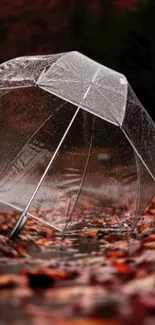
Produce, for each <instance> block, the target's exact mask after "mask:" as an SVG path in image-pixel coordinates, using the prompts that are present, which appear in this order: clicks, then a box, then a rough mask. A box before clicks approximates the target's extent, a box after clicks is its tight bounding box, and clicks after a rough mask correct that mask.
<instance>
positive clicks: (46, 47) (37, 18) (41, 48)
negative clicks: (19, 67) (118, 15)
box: [0, 0, 136, 62]
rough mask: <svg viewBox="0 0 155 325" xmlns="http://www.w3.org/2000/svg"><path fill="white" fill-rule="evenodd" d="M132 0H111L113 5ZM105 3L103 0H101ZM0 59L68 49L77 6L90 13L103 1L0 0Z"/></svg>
mask: <svg viewBox="0 0 155 325" xmlns="http://www.w3.org/2000/svg"><path fill="white" fill-rule="evenodd" d="M135 2H136V0H115V1H114V3H115V4H116V6H117V7H122V6H124V7H126V6H130V5H133V4H134V3H135ZM105 3H106V1H105ZM0 5H1V7H0V43H1V51H0V61H1V62H2V61H5V60H7V59H10V58H13V57H17V56H21V55H27V54H43V53H44V54H46V53H55V52H61V51H64V50H69V49H71V47H72V40H71V35H70V34H71V29H72V21H73V20H74V15H75V13H76V9H77V6H78V7H79V6H81V7H83V10H84V11H85V10H86V8H87V7H88V8H90V9H91V10H92V11H93V13H94V14H96V13H99V11H100V10H103V9H104V1H102V0H93V1H88V0H86V1H81V0H77V1H76V0H38V1H35V0H11V1H10V0H1V4H0Z"/></svg>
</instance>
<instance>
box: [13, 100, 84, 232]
mask: <svg viewBox="0 0 155 325" xmlns="http://www.w3.org/2000/svg"><path fill="white" fill-rule="evenodd" d="M79 110H80V106H79V107H78V108H77V110H76V112H75V114H74V115H73V117H72V119H71V121H70V123H69V125H68V127H67V129H66V131H65V133H64V135H63V137H62V139H61V141H60V142H59V144H58V146H57V148H56V150H55V152H54V154H53V156H52V158H51V160H50V162H49V163H48V165H47V167H46V169H45V171H44V173H43V175H42V177H41V179H40V181H39V183H38V184H37V186H36V188H35V190H34V192H33V194H32V196H31V198H30V200H29V201H28V203H27V205H26V207H25V209H24V211H23V212H22V213H21V215H20V217H19V219H18V220H17V222H16V224H15V226H14V227H13V229H12V231H11V234H10V237H11V238H13V237H14V236H16V235H17V234H18V233H19V232H20V231H21V229H22V228H23V226H24V224H25V223H26V221H27V211H28V209H29V207H30V205H31V203H32V201H33V199H34V197H35V195H36V193H37V192H38V190H39V188H40V186H41V184H42V182H43V181H44V178H45V177H46V174H47V173H48V170H49V169H50V167H51V165H52V163H53V161H54V159H55V157H56V156H57V153H58V151H59V149H60V147H61V145H62V143H63V141H64V139H65V138H66V135H67V133H68V131H69V130H70V128H71V126H72V124H73V122H74V120H75V118H76V116H77V114H78V112H79Z"/></svg>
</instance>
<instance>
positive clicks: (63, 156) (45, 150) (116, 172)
mask: <svg viewBox="0 0 155 325" xmlns="http://www.w3.org/2000/svg"><path fill="white" fill-rule="evenodd" d="M154 140H155V125H154V122H153V121H152V119H151V118H150V116H149V115H148V113H147V112H146V110H145V109H144V107H143V106H142V104H141V103H140V101H139V100H138V98H137V97H136V95H135V94H134V92H133V90H132V88H131V87H130V85H129V83H128V81H127V79H126V77H125V76H124V75H122V74H120V73H118V72H115V71H113V70H111V69H109V68H107V67H104V66H103V65H101V64H99V63H97V62H95V61H93V60H91V59H89V58H88V57H86V56H84V55H82V54H81V53H78V52H67V53H61V54H56V55H45V56H30V57H21V58H16V59H13V60H10V61H8V62H5V63H3V64H1V65H0V153H1V155H0V201H1V202H2V203H4V204H7V205H9V206H11V207H13V208H15V209H17V210H18V211H21V216H20V219H19V220H18V222H17V223H16V225H15V227H14V229H13V231H12V233H11V235H12V236H13V235H14V234H15V233H16V232H17V231H18V230H19V229H20V228H21V227H22V226H23V224H24V223H25V222H26V220H27V216H31V217H33V218H35V219H39V220H40V221H42V222H44V223H46V224H47V225H49V226H52V227H53V228H55V229H57V230H60V231H64V230H66V229H70V228H71V227H72V228H74V226H75V227H76V226H77V225H79V226H80V227H81V226H82V225H86V222H87V223H88V226H90V225H91V222H92V221H93V222H94V223H95V220H96V221H97V220H98V219H100V220H102V222H103V225H104V226H111V223H112V219H111V215H112V214H116V215H117V221H118V226H119V227H120V225H121V226H122V225H123V223H124V222H126V223H127V222H128V226H129V228H131V229H133V227H135V225H136V223H137V221H138V220H139V217H140V216H141V215H142V213H143V211H144V209H145V208H146V206H147V205H148V204H149V202H150V200H151V199H152V197H153V196H154V193H155V182H154V180H155V151H154Z"/></svg>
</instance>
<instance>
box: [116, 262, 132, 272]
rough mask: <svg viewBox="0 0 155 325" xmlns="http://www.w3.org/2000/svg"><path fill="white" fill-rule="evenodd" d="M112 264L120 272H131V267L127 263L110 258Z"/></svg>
mask: <svg viewBox="0 0 155 325" xmlns="http://www.w3.org/2000/svg"><path fill="white" fill-rule="evenodd" d="M112 264H113V266H114V267H115V268H116V270H117V271H118V272H119V273H120V274H130V273H132V269H131V267H130V266H129V265H128V264H125V263H121V262H118V261H117V260H112Z"/></svg>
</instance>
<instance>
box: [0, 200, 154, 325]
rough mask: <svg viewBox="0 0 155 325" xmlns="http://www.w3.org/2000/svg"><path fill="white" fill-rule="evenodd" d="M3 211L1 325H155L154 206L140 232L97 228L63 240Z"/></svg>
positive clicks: (0, 215) (0, 226)
mask: <svg viewBox="0 0 155 325" xmlns="http://www.w3.org/2000/svg"><path fill="white" fill-rule="evenodd" d="M16 217H17V213H15V212H13V211H12V212H11V211H10V212H7V211H2V212H1V213H0V325H3V324H4V325H5V324H17V325H20V324H22V325H25V324H34V325H35V324H37V325H46V324H47V325H48V324H56V325H87V324H89V325H137V324H140V325H154V324H155V202H153V201H152V203H151V204H150V206H149V208H148V209H147V210H146V211H145V214H144V215H143V216H142V218H141V220H140V222H139V224H138V226H137V229H136V231H135V232H134V233H132V234H131V233H129V232H128V231H127V230H126V231H125V230H124V231H122V230H120V231H119V230H116V229H111V230H107V229H102V228H100V227H97V228H96V227H93V228H91V229H86V228H83V229H82V230H78V231H76V232H73V231H72V232H71V233H70V234H68V235H66V236H65V237H64V238H62V237H61V236H60V234H59V233H56V232H55V231H54V230H52V229H50V228H48V227H46V226H43V225H42V224H39V222H36V221H34V220H33V219H30V220H29V222H28V223H27V224H26V226H25V228H24V230H23V231H22V233H21V234H20V236H19V237H18V238H17V239H14V240H11V239H9V231H10V229H11V227H12V225H13V223H14V220H15V218H16Z"/></svg>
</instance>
